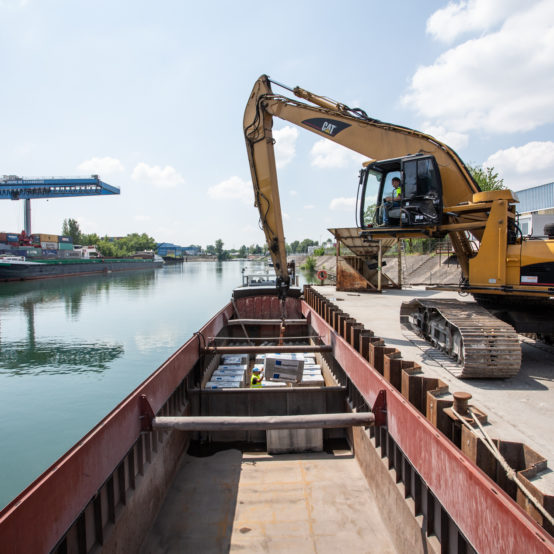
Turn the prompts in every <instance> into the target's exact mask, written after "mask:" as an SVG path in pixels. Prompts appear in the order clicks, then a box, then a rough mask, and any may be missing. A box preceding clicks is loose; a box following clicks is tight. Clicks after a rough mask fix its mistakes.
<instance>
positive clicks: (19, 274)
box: [0, 259, 163, 281]
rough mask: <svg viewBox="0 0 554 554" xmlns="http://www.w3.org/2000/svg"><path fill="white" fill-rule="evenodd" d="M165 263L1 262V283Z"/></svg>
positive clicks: (135, 261) (132, 269)
mask: <svg viewBox="0 0 554 554" xmlns="http://www.w3.org/2000/svg"><path fill="white" fill-rule="evenodd" d="M162 265H163V262H157V261H151V260H113V261H110V260H103V259H102V260H87V261H81V262H69V263H68V262H63V261H60V262H55V261H48V262H47V263H40V262H33V263H28V264H26V263H19V264H15V263H13V262H12V263H10V262H7V263H6V262H0V281H27V280H33V279H51V278H55V277H75V276H79V275H96V274H102V273H111V272H114V271H136V270H142V269H154V268H157V267H162Z"/></svg>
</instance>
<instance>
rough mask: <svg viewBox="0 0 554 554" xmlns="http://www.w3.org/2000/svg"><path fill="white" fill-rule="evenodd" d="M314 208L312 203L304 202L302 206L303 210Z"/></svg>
mask: <svg viewBox="0 0 554 554" xmlns="http://www.w3.org/2000/svg"><path fill="white" fill-rule="evenodd" d="M314 208H315V206H314V205H313V204H306V205H305V206H304V209H305V210H313V209H314Z"/></svg>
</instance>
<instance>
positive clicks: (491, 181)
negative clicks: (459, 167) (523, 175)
mask: <svg viewBox="0 0 554 554" xmlns="http://www.w3.org/2000/svg"><path fill="white" fill-rule="evenodd" d="M468 169H469V172H470V173H471V176H472V177H473V178H474V179H475V181H477V184H478V185H479V188H480V189H481V190H483V191H485V190H502V189H505V188H506V186H505V185H504V179H501V178H500V177H499V175H498V172H495V171H494V167H485V168H483V167H479V166H477V165H475V166H472V165H468Z"/></svg>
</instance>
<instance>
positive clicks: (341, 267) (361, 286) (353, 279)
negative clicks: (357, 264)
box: [337, 258, 377, 291]
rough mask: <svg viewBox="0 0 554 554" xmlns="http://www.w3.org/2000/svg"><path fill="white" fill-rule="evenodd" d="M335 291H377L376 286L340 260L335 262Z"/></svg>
mask: <svg viewBox="0 0 554 554" xmlns="http://www.w3.org/2000/svg"><path fill="white" fill-rule="evenodd" d="M337 290H343V291H364V290H377V284H376V282H375V283H371V281H369V280H368V279H366V278H365V277H364V276H363V275H362V274H361V273H360V272H359V271H357V270H356V269H355V268H353V267H352V266H351V265H350V264H348V263H346V261H345V260H344V259H342V258H338V260H337Z"/></svg>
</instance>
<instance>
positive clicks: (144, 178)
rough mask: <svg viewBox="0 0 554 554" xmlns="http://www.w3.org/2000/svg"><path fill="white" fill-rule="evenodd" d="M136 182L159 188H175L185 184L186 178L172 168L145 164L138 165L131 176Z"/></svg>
mask: <svg viewBox="0 0 554 554" xmlns="http://www.w3.org/2000/svg"><path fill="white" fill-rule="evenodd" d="M131 177H132V178H133V180H134V181H140V182H142V183H146V184H149V185H154V186H155V187H158V188H168V189H169V188H175V187H176V186H177V185H182V184H184V182H185V179H184V177H183V176H182V175H181V174H180V173H178V171H177V170H176V169H175V168H174V167H172V166H170V165H166V166H165V167H160V166H159V165H148V164H145V163H144V162H141V163H139V164H137V166H136V167H135V169H133V174H132V175H131Z"/></svg>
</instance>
